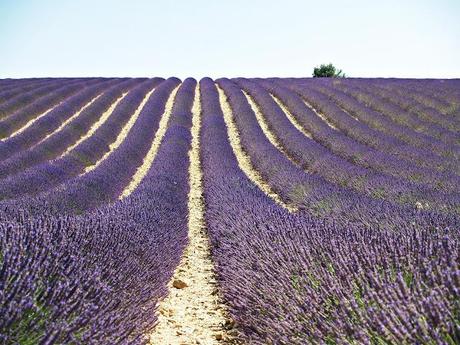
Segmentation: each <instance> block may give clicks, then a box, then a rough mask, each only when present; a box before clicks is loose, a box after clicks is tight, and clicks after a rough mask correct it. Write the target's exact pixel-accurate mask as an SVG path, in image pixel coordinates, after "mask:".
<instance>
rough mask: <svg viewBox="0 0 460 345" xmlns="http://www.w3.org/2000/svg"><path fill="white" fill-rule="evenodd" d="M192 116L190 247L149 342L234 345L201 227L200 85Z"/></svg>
mask: <svg viewBox="0 0 460 345" xmlns="http://www.w3.org/2000/svg"><path fill="white" fill-rule="evenodd" d="M192 113H193V119H192V123H193V124H192V148H191V150H190V152H189V157H190V168H189V176H190V193H189V201H188V204H189V220H188V224H189V234H188V236H189V244H188V246H187V248H186V249H185V251H184V254H183V257H182V259H181V262H180V264H179V266H178V267H177V268H176V270H175V272H174V275H173V278H172V279H171V281H170V282H169V284H168V289H169V294H168V296H167V297H166V298H165V299H164V300H162V301H161V302H160V303H159V308H158V312H159V313H158V324H157V325H156V327H155V328H154V330H153V333H152V334H151V335H150V343H151V344H155V345H173V344H174V345H175V344H181V345H188V344H202V345H211V344H234V343H236V342H235V340H234V334H235V330H234V329H233V328H234V324H233V322H232V321H231V320H230V318H229V316H228V313H227V310H226V307H225V305H224V304H222V302H221V297H220V294H219V289H218V286H217V281H216V276H215V272H214V265H213V262H212V259H211V252H210V248H209V240H208V236H207V233H206V228H205V223H204V212H205V206H204V200H203V193H202V192H203V187H202V171H201V166H200V146H199V145H200V142H199V132H200V125H201V108H200V99H199V87H198V86H197V88H196V90H195V100H194V104H193V108H192Z"/></svg>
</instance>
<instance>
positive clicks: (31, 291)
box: [0, 80, 195, 344]
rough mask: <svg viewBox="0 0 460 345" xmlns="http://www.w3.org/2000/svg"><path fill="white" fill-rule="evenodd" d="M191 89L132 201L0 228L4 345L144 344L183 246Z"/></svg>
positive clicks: (187, 86) (182, 95) (189, 85)
mask: <svg viewBox="0 0 460 345" xmlns="http://www.w3.org/2000/svg"><path fill="white" fill-rule="evenodd" d="M166 83H168V82H166ZM170 83H173V84H176V85H177V81H176V80H170ZM194 86H195V81H194V80H186V81H185V82H184V86H182V87H181V88H180V89H179V91H178V93H177V103H175V105H174V108H173V112H172V114H171V118H170V126H169V128H168V130H167V132H166V135H165V137H164V141H163V143H162V144H161V146H160V150H159V152H158V155H157V157H156V159H155V161H154V163H153V167H152V169H151V170H150V172H149V173H148V174H147V176H146V177H145V178H144V180H143V181H142V182H141V185H140V186H139V188H138V189H137V190H136V191H135V192H134V193H133V194H131V195H130V196H129V197H127V198H126V199H123V200H122V201H119V202H116V203H114V204H112V205H109V206H102V207H99V208H98V209H97V210H95V211H94V212H91V213H88V214H86V215H85V216H66V217H60V216H58V217H54V216H50V215H47V214H46V211H45V210H46V206H45V207H43V206H42V207H43V208H42V211H45V214H44V215H43V214H42V215H40V216H39V218H38V219H36V220H32V221H30V222H29V221H27V220H26V221H24V222H22V221H20V222H19V223H12V224H11V223H10V225H7V224H6V223H3V224H2V225H0V234H1V236H0V239H1V240H0V245H1V248H2V253H3V262H1V263H0V267H1V265H2V264H5V265H4V266H3V267H4V269H0V275H1V281H5V282H7V284H6V285H4V286H0V289H1V290H3V293H1V294H0V312H1V313H2V315H7V317H6V318H2V319H0V337H1V338H0V339H1V340H2V341H3V342H7V343H22V342H24V341H29V342H40V343H49V344H54V343H84V344H139V343H145V342H146V340H147V339H146V338H145V336H146V335H147V333H148V332H149V331H150V330H151V328H152V327H153V325H154V323H155V321H156V313H155V309H156V305H157V302H158V300H159V298H160V297H164V296H165V294H166V293H167V290H166V284H167V282H168V281H169V279H170V278H171V276H172V273H173V270H174V268H175V267H176V266H177V264H178V262H179V259H180V256H181V253H182V251H183V249H184V248H185V245H186V243H187V194H188V190H189V186H188V164H189V162H188V150H189V148H190V142H191V135H190V127H191V106H192V103H193V89H194ZM88 197H90V196H89V195H88ZM18 220H19V219H18ZM6 234H8V235H7V236H5V235H6ZM22 246H27V247H28V248H30V251H29V253H30V256H27V257H26V256H24V255H23V253H22V252H21V250H20V248H21V247H22ZM64 263H65V267H66V269H65V270H63V269H62V267H63V266H64ZM24 269H25V270H26V271H27V272H29V274H28V275H27V277H26V276H24V275H22V274H21V272H23V270H24Z"/></svg>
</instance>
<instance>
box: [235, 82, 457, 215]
mask: <svg viewBox="0 0 460 345" xmlns="http://www.w3.org/2000/svg"><path fill="white" fill-rule="evenodd" d="M235 81H236V82H237V83H238V85H240V87H242V88H243V89H244V90H245V91H247V92H248V93H249V94H250V95H251V96H252V97H254V100H255V101H256V103H257V104H258V106H259V107H260V110H261V111H262V113H263V116H264V117H265V120H266V121H267V123H268V125H269V127H270V129H271V131H272V132H273V133H275V135H276V137H277V138H278V140H279V142H280V144H281V145H282V147H283V149H284V150H285V152H286V154H287V155H288V156H289V158H290V159H291V160H292V161H293V162H295V163H296V164H297V165H299V166H301V167H302V169H304V170H306V171H308V173H312V174H319V175H320V176H322V177H324V178H325V179H326V180H327V181H329V182H331V183H334V184H338V185H340V186H341V187H351V188H353V189H356V190H358V191H360V192H362V193H365V194H367V195H369V196H371V197H374V198H382V199H386V200H389V201H393V202H394V201H396V202H405V203H408V202H409V203H410V204H412V205H415V203H416V202H421V203H423V204H425V203H426V202H428V203H429V204H430V205H432V206H433V207H435V208H436V207H437V206H438V205H442V204H443V202H444V201H445V200H444V199H445V194H443V193H437V192H434V191H432V190H430V189H428V188H425V187H424V186H420V185H416V184H413V183H408V182H407V181H405V180H403V179H398V178H395V177H392V176H387V175H384V174H381V173H378V172H376V171H373V170H371V169H366V168H363V167H361V166H359V165H354V164H352V163H350V162H348V161H346V160H344V159H342V158H341V157H339V156H336V155H334V154H332V153H331V152H330V151H329V150H328V149H327V148H325V147H324V146H321V145H320V144H319V143H317V142H316V141H314V140H312V139H310V138H308V137H306V136H305V135H304V134H302V133H301V132H300V131H298V130H297V129H296V128H295V127H294V125H292V124H291V122H290V121H289V120H288V118H287V117H286V115H285V114H284V113H283V112H282V110H281V108H280V107H279V106H278V105H277V104H276V103H275V101H274V100H273V99H272V98H271V97H270V95H269V93H268V92H267V91H266V90H265V89H264V88H262V87H261V86H259V85H257V84H256V83H254V82H251V81H249V80H244V79H236V80H235ZM294 106H295V104H294ZM292 110H295V112H296V113H298V112H299V111H298V110H299V109H298V108H297V109H295V108H292ZM246 116H251V115H250V113H247V115H246ZM457 199H458V198H457ZM458 203H459V205H460V200H458Z"/></svg>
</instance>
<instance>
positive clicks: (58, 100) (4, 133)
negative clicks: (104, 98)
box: [0, 79, 113, 138]
mask: <svg viewBox="0 0 460 345" xmlns="http://www.w3.org/2000/svg"><path fill="white" fill-rule="evenodd" d="M110 82H113V80H110V79H109V80H105V81H100V80H96V81H94V80H92V81H84V82H77V83H71V84H66V85H64V86H61V87H60V88H59V89H57V90H55V91H52V92H50V93H48V94H47V95H45V96H43V97H40V98H38V99H37V100H35V101H34V102H32V103H30V104H29V105H27V106H25V107H23V108H21V109H19V110H17V111H15V112H14V113H13V114H11V115H9V116H8V117H7V118H5V119H2V120H1V121H0V137H1V138H7V137H12V136H17V135H18V134H20V133H21V132H23V131H24V130H26V129H27V128H30V126H31V125H32V124H34V123H36V122H37V121H38V120H40V119H41V118H43V117H44V116H45V115H46V114H47V113H49V112H50V111H52V110H54V109H60V107H59V106H60V105H62V104H64V105H65V104H67V102H70V101H71V100H74V99H75V98H78V95H82V94H85V93H86V92H87V91H88V90H93V89H94V88H98V87H101V86H104V85H107V84H108V83H110ZM98 93H99V92H98ZM64 105H63V107H64ZM50 108H51V109H50Z"/></svg>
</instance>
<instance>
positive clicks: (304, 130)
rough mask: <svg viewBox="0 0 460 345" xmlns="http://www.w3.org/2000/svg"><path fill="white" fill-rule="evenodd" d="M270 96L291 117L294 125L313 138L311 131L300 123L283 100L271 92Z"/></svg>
mask: <svg viewBox="0 0 460 345" xmlns="http://www.w3.org/2000/svg"><path fill="white" fill-rule="evenodd" d="M270 96H271V97H272V98H273V100H274V101H275V102H276V104H278V106H279V107H280V108H281V110H282V111H283V112H284V114H286V117H287V118H288V119H289V121H290V122H291V123H292V124H293V125H294V127H295V128H296V129H297V130H298V131H299V132H301V133H302V134H303V135H305V136H306V137H308V138H310V139H313V136H312V135H311V133H310V132H309V131H307V130H306V129H305V128H304V127H303V126H302V125H301V124H300V123H299V121H297V119H296V118H295V116H294V115H292V113H291V112H290V111H289V109H288V108H287V107H286V106H285V105H284V104H283V103H282V102H281V100H280V99H279V98H278V97H276V96H275V95H274V94H272V93H270Z"/></svg>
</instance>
